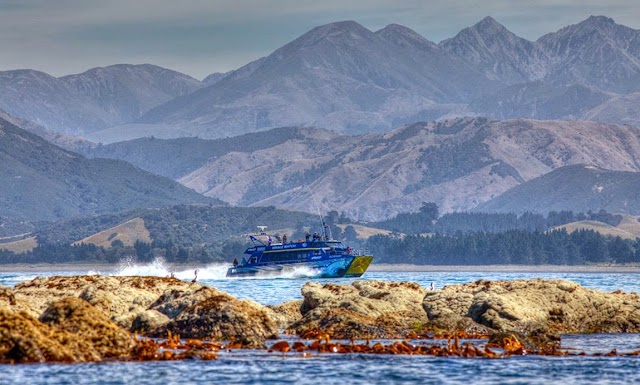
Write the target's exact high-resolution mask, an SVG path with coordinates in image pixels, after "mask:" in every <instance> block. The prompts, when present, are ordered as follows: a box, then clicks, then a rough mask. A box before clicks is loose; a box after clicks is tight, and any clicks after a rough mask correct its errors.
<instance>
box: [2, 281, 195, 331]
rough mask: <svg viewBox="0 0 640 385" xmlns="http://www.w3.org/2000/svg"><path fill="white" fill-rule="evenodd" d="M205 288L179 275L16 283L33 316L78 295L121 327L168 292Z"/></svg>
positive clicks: (20, 297) (185, 291)
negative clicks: (64, 299) (58, 301)
mask: <svg viewBox="0 0 640 385" xmlns="http://www.w3.org/2000/svg"><path fill="white" fill-rule="evenodd" d="M202 288H203V286H202V285H200V284H197V283H189V282H184V281H181V280H179V279H176V278H161V277H109V276H103V275H91V276H74V277H47V278H36V279H34V280H32V281H27V282H23V283H20V284H18V285H16V287H15V289H14V291H13V293H14V295H15V298H16V300H19V301H23V302H25V303H28V304H29V309H28V312H29V313H30V314H31V315H32V316H34V317H39V316H40V314H42V312H43V311H44V309H46V308H47V307H48V306H49V305H50V304H51V303H53V302H54V301H57V300H60V299H62V298H66V297H76V298H82V299H84V300H85V301H87V302H88V303H90V304H92V305H94V306H95V307H96V308H98V309H100V310H102V311H103V312H104V313H105V314H106V315H107V316H108V317H109V318H110V319H111V320H113V321H114V322H115V323H116V324H117V325H119V326H120V327H122V328H124V329H130V328H131V326H132V324H133V321H134V320H135V319H136V317H138V316H139V315H140V314H141V313H144V312H145V311H146V310H147V309H149V308H150V307H151V306H152V305H154V304H156V302H157V301H158V299H159V298H161V297H162V296H163V295H164V294H165V293H167V292H181V293H190V292H195V291H198V290H200V289H202ZM156 305H157V304H156Z"/></svg>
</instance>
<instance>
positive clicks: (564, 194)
mask: <svg viewBox="0 0 640 385" xmlns="http://www.w3.org/2000/svg"><path fill="white" fill-rule="evenodd" d="M638 186H640V173H638V172H624V171H610V170H603V169H599V168H595V167H590V166H583V165H573V166H567V167H562V168H559V169H557V170H554V171H552V172H550V173H548V174H546V175H543V176H541V177H539V178H536V179H533V180H531V181H529V182H527V183H524V184H521V185H520V186H517V187H514V188H513V189H511V190H509V191H507V192H505V193H504V194H502V195H501V196H499V197H497V198H495V199H492V200H490V201H489V202H486V203H484V204H482V205H480V206H478V207H477V208H476V209H475V210H477V211H482V212H518V213H521V212H524V211H531V212H548V211H550V210H556V211H560V210H573V211H575V212H586V211H588V210H592V211H598V210H600V209H605V210H606V211H608V212H614V213H635V214H637V213H640V191H639V190H638Z"/></svg>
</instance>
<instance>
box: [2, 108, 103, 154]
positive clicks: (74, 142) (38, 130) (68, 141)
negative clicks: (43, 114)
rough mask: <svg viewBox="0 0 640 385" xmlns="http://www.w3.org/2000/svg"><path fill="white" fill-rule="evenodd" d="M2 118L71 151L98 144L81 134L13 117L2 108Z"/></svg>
mask: <svg viewBox="0 0 640 385" xmlns="http://www.w3.org/2000/svg"><path fill="white" fill-rule="evenodd" d="M0 119H4V120H6V121H7V122H9V123H11V124H13V125H16V126H18V127H20V128H22V129H24V130H27V131H29V132H31V133H32V134H36V135H38V136H39V137H41V138H43V139H45V140H47V141H48V142H51V143H53V144H55V145H56V146H58V147H62V148H64V149H66V150H69V151H75V152H79V151H81V150H88V149H90V148H92V147H95V146H96V145H97V144H96V143H93V142H91V141H88V140H86V139H84V138H81V137H79V136H73V135H67V134H62V133H59V132H55V131H52V130H49V129H46V128H44V127H42V126H39V125H37V124H35V123H33V122H30V121H28V120H25V119H20V118H16V117H13V116H11V115H9V114H7V113H6V112H4V111H2V110H0Z"/></svg>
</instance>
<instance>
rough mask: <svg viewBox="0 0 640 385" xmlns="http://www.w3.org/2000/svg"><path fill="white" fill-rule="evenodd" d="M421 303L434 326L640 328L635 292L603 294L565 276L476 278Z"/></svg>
mask: <svg viewBox="0 0 640 385" xmlns="http://www.w3.org/2000/svg"><path fill="white" fill-rule="evenodd" d="M423 307H424V310H425V312H426V314H427V317H428V319H429V322H430V323H431V324H432V325H433V326H435V327H438V328H442V329H447V330H454V329H469V328H473V327H477V328H486V329H488V330H490V331H493V332H506V331H514V332H517V333H520V334H523V335H528V334H532V333H538V334H539V333H540V332H546V333H551V334H569V333H637V332H640V296H639V295H637V294H634V293H631V294H628V293H622V292H614V293H603V292H600V291H597V290H593V289H588V288H585V287H583V286H581V285H579V284H578V283H575V282H571V281H566V280H543V279H531V280H512V281H486V280H479V281H476V282H473V283H466V284H463V285H451V286H445V287H444V288H443V289H442V290H438V291H433V292H429V293H427V295H426V296H425V298H424V302H423Z"/></svg>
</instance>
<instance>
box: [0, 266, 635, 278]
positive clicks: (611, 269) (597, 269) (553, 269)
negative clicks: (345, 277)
mask: <svg viewBox="0 0 640 385" xmlns="http://www.w3.org/2000/svg"><path fill="white" fill-rule="evenodd" d="M142 265H145V264H140V266H142ZM211 265H213V264H211ZM204 266H207V265H194V264H185V265H167V267H168V268H170V269H171V270H189V269H196V268H202V267H204ZM121 268H122V265H121V264H106V263H105V264H95V263H38V264H21V263H18V264H0V272H7V273H14V272H20V273H29V272H34V273H35V272H60V273H63V272H65V273H68V272H74V273H83V272H84V273H88V272H90V271H94V272H100V273H112V272H115V271H118V270H119V269H121ZM368 271H370V272H393V273H395V272H398V273H411V272H465V273H469V272H501V273H639V274H640V265H581V266H567V265H411V264H386V263H379V264H372V265H371V266H370V267H369V269H368ZM365 277H366V274H365Z"/></svg>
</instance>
